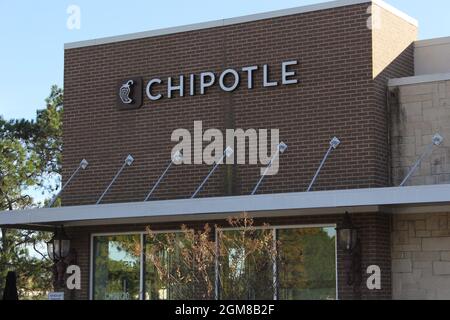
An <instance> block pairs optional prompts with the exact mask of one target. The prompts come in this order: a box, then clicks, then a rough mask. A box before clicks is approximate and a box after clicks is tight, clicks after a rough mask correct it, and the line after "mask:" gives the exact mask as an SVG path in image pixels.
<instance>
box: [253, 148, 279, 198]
mask: <svg viewBox="0 0 450 320" xmlns="http://www.w3.org/2000/svg"><path fill="white" fill-rule="evenodd" d="M279 154H280V150H279V149H278V150H277V152H275V154H274V155H273V157H272V159H270V162H269V164H268V165H267V167H266V170H264V173H263V174H262V175H261V178H259V180H258V183H257V184H256V186H255V187H254V188H253V191H252V193H251V195H252V196H253V195H255V194H256V191H258V188H259V186H260V185H261V183H262V181H263V180H264V177H265V176H266V174H267V171H269V169H270V168H271V167H272V164H273V161H274V160H275V158H276V157H278V155H279Z"/></svg>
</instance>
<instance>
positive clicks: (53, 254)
mask: <svg viewBox="0 0 450 320" xmlns="http://www.w3.org/2000/svg"><path fill="white" fill-rule="evenodd" d="M69 252H70V239H69V237H68V236H67V235H66V233H65V232H64V228H63V227H61V228H60V229H58V228H56V229H55V233H54V235H53V238H52V239H51V240H50V241H49V242H47V253H48V256H49V257H50V259H52V260H53V261H60V260H64V259H65V258H66V257H67V256H68V255H69Z"/></svg>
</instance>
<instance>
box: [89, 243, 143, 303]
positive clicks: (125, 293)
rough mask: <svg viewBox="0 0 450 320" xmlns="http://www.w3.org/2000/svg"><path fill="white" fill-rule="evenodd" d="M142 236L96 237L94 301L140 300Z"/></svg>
mask: <svg viewBox="0 0 450 320" xmlns="http://www.w3.org/2000/svg"><path fill="white" fill-rule="evenodd" d="M141 252H142V249H141V236H140V235H117V236H98V237H94V270H93V271H94V277H93V279H94V283H93V286H94V288H93V289H94V291H93V298H94V300H138V299H139V298H140V295H139V291H140V260H141V259H140V256H141Z"/></svg>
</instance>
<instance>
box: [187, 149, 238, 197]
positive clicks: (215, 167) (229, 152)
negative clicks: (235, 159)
mask: <svg viewBox="0 0 450 320" xmlns="http://www.w3.org/2000/svg"><path fill="white" fill-rule="evenodd" d="M232 153H233V151H232V149H231V148H227V149H226V150H225V151H224V152H223V154H222V157H221V158H220V160H219V161H217V162H216V164H215V165H214V167H213V168H212V169H211V171H210V172H209V173H208V175H207V176H206V178H205V179H204V180H203V181H202V183H201V184H200V185H199V186H198V188H197V190H195V192H194V194H193V195H192V196H191V199H194V198H195V197H196V196H197V194H198V193H199V192H200V190H201V189H202V188H203V186H204V185H205V183H206V181H208V179H209V178H210V177H211V176H212V174H213V173H214V171H216V169H217V167H219V165H220V164H221V163H222V162H223V159H225V158H226V157H229V156H231V154H232Z"/></svg>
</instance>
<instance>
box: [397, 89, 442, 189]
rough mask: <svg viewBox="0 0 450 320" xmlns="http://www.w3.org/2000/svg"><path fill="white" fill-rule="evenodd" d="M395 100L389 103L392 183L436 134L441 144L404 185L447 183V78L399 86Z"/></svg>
mask: <svg viewBox="0 0 450 320" xmlns="http://www.w3.org/2000/svg"><path fill="white" fill-rule="evenodd" d="M398 94H399V103H398V105H393V106H391V121H392V126H391V142H392V144H391V146H392V149H391V151H392V182H393V184H394V185H398V184H400V183H401V181H402V180H403V178H404V177H405V176H406V174H407V173H408V171H409V169H410V168H411V167H412V166H413V165H414V163H415V161H416V160H417V159H418V158H419V157H420V155H421V154H422V153H423V152H424V150H425V149H426V148H427V147H428V146H429V145H430V143H431V138H432V136H433V135H434V134H436V133H440V134H441V135H442V136H443V137H444V138H445V140H444V143H443V145H442V146H440V147H439V148H436V147H435V148H434V150H433V153H432V154H431V156H429V157H427V158H426V159H425V160H424V161H423V162H422V165H421V166H420V167H419V168H418V170H417V171H416V172H415V174H414V175H413V176H412V178H411V179H410V180H409V182H408V185H432V184H447V183H450V81H436V82H428V83H422V84H414V85H406V86H401V87H400V88H399V91H398Z"/></svg>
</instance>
